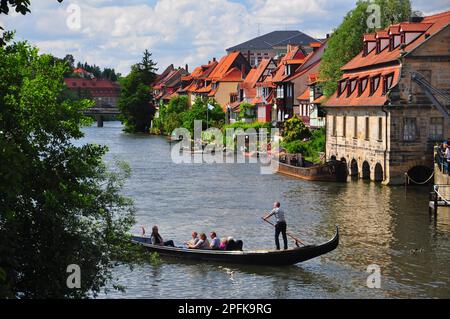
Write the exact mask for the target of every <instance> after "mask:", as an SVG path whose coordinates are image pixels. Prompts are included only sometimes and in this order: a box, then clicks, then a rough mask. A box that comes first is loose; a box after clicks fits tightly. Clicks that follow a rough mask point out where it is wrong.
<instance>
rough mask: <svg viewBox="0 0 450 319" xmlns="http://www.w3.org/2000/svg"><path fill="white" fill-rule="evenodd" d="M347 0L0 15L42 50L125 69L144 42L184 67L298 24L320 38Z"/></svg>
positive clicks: (102, 3)
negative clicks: (75, 24) (71, 23)
mask: <svg viewBox="0 0 450 319" xmlns="http://www.w3.org/2000/svg"><path fill="white" fill-rule="evenodd" d="M412 3H413V9H415V10H421V11H423V12H424V13H425V14H431V13H436V12H439V11H446V10H450V4H449V2H448V0H413V1H412ZM71 4H76V5H78V6H79V8H80V18H81V19H80V28H79V29H73V28H72V29H71V28H70V27H68V23H67V21H68V19H70V17H71V13H70V12H68V11H67V9H68V7H69V5H71ZM354 5H355V0H333V1H331V0H252V1H250V0H127V1H125V0H64V2H63V3H62V4H59V3H58V2H57V1H56V0H39V1H37V0H33V1H32V6H31V10H32V13H31V14H30V15H29V16H27V17H23V16H21V15H17V14H11V15H10V16H7V17H5V16H0V25H2V26H4V27H5V28H6V29H9V30H11V29H15V30H16V31H17V38H18V39H26V40H28V41H30V42H31V43H33V44H34V45H36V46H38V47H39V48H40V49H41V51H42V52H48V53H52V54H54V55H56V56H60V57H63V56H64V55H66V54H67V53H70V54H73V55H74V56H75V58H76V59H77V60H81V61H88V62H89V63H92V64H94V63H95V64H97V65H100V66H102V67H114V68H116V69H117V70H118V71H119V72H122V73H124V74H126V73H127V72H128V70H129V67H130V66H131V65H132V64H134V63H136V62H138V61H139V60H140V57H141V55H142V52H143V51H144V50H145V49H149V50H150V51H151V52H152V53H153V57H154V59H155V61H156V62H158V66H159V68H160V69H163V68H164V67H166V66H168V65H169V64H172V63H173V64H174V65H175V66H184V65H185V64H189V66H190V69H191V70H192V69H193V67H196V66H198V65H200V64H204V63H206V62H208V60H210V59H212V57H216V58H220V57H221V56H223V55H224V54H225V49H226V48H228V47H230V46H233V45H236V44H238V43H240V42H243V41H246V40H248V39H251V38H253V37H255V36H257V35H258V31H259V32H260V33H261V34H264V33H267V32H271V31H274V30H286V29H287V30H301V31H303V32H305V33H307V34H309V35H311V36H313V37H319V38H323V37H325V35H326V34H327V33H330V32H331V31H332V30H333V28H335V27H336V26H338V25H339V23H340V22H341V21H342V18H343V17H344V15H345V13H346V12H348V11H349V10H351V9H352V8H353V7H354Z"/></svg>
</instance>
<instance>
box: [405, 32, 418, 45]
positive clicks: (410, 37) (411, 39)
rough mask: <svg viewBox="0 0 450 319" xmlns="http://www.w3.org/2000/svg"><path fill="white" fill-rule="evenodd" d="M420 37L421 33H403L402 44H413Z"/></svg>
mask: <svg viewBox="0 0 450 319" xmlns="http://www.w3.org/2000/svg"><path fill="white" fill-rule="evenodd" d="M421 35H422V32H403V41H402V42H403V43H404V44H406V45H408V44H410V43H413V42H414V41H415V40H416V39H417V38H419V37H420V36H421Z"/></svg>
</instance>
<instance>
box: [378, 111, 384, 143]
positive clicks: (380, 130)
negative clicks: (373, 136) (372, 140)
mask: <svg viewBox="0 0 450 319" xmlns="http://www.w3.org/2000/svg"><path fill="white" fill-rule="evenodd" d="M378 141H380V142H381V141H383V118H382V117H379V118H378Z"/></svg>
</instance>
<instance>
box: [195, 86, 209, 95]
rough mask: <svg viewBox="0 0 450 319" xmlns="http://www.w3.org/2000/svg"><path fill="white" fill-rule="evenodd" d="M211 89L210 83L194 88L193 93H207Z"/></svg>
mask: <svg viewBox="0 0 450 319" xmlns="http://www.w3.org/2000/svg"><path fill="white" fill-rule="evenodd" d="M211 90H212V84H210V85H207V86H205V87H202V88H199V89H196V90H195V93H209V92H211Z"/></svg>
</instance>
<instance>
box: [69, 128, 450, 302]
mask: <svg viewBox="0 0 450 319" xmlns="http://www.w3.org/2000/svg"><path fill="white" fill-rule="evenodd" d="M84 132H85V134H86V136H85V138H84V139H82V140H81V141H79V142H77V143H80V142H81V143H96V144H101V145H107V146H108V147H109V153H108V154H107V156H106V158H105V161H106V162H107V163H108V164H109V165H112V164H113V163H114V162H115V161H116V160H125V161H127V162H128V163H129V164H130V165H131V167H132V169H133V175H132V177H131V178H130V179H129V181H128V183H127V185H126V188H125V190H124V192H125V195H128V196H130V197H132V198H133V199H134V201H135V205H136V208H137V224H136V225H135V227H134V229H133V232H134V233H139V231H140V230H139V228H140V226H145V227H146V228H147V231H149V230H150V229H151V227H152V226H153V225H155V224H156V225H158V226H159V229H160V233H161V234H162V235H163V237H164V238H165V239H173V240H174V241H175V242H176V243H182V242H184V241H186V240H188V239H189V237H190V233H191V232H192V231H193V230H196V231H198V232H205V233H209V232H210V231H212V230H214V231H216V232H217V233H218V235H219V236H234V237H235V238H240V239H242V240H244V248H273V247H274V240H273V229H271V228H270V227H271V226H270V225H267V224H265V223H264V222H262V221H261V219H260V217H261V216H262V215H263V213H264V212H265V211H267V210H269V209H270V208H271V207H272V205H273V202H274V201H277V200H279V201H281V203H282V205H283V208H284V210H285V211H286V213H287V219H288V225H289V229H290V231H291V232H293V233H295V234H298V236H299V237H300V238H301V239H303V240H304V241H305V242H307V243H314V244H318V243H322V242H324V241H327V240H328V239H330V238H331V237H332V236H333V233H334V229H335V225H339V226H340V230H341V243H340V246H339V247H338V249H337V250H336V251H334V252H332V253H330V254H328V255H325V256H322V257H319V258H316V259H314V260H311V261H308V262H305V263H302V264H299V265H296V266H292V267H287V268H286V267H281V268H276V267H249V266H229V265H226V266H221V265H217V264H197V263H195V262H183V261H177V260H164V262H163V263H162V264H161V265H158V266H152V265H145V266H139V267H136V268H135V269H134V270H133V271H131V270H129V269H128V268H125V267H123V268H122V267H118V268H116V269H115V271H114V275H115V277H117V279H118V282H119V283H120V284H122V285H124V286H126V287H127V289H126V292H125V293H121V292H116V291H110V292H109V293H108V294H107V295H102V296H100V297H102V298H187V299H190V298H200V299H201V298H254V299H260V298H263V299H266V298H287V299H297V298H450V279H449V278H450V241H449V237H450V214H448V213H442V214H440V215H439V216H438V218H437V219H434V218H431V217H430V216H429V214H428V207H427V202H428V194H427V193H428V191H429V189H428V188H410V189H407V190H406V189H405V188H404V187H385V186H381V185H378V184H374V183H370V182H363V181H357V182H349V183H347V184H334V183H320V182H306V181H301V180H297V179H292V178H289V177H285V176H281V175H261V174H260V168H259V166H258V165H257V164H217V165H207V164H204V165H198V164H190V165H188V164H181V165H177V164H174V163H172V161H171V157H170V145H169V143H167V142H166V140H165V139H164V138H160V137H151V136H135V135H128V134H125V133H123V132H122V127H121V125H120V123H119V122H106V123H105V127H104V128H97V127H95V126H93V127H89V128H85V129H84ZM280 239H281V238H280ZM290 245H292V243H290ZM373 264H375V265H378V266H379V267H380V271H381V288H380V289H369V288H368V287H367V277H368V276H369V274H368V273H367V267H368V266H369V265H373ZM212 293H213V294H212Z"/></svg>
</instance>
